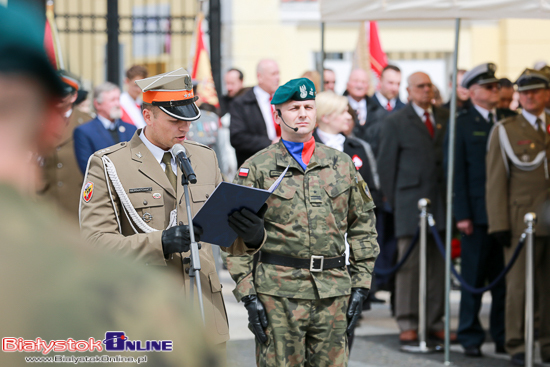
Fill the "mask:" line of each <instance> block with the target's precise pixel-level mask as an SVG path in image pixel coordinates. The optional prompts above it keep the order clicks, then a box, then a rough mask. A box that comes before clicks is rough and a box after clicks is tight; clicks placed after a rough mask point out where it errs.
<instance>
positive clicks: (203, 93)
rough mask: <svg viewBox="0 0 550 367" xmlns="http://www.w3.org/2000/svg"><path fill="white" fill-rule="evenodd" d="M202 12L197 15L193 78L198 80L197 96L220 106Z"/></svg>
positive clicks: (200, 100)
mask: <svg viewBox="0 0 550 367" xmlns="http://www.w3.org/2000/svg"><path fill="white" fill-rule="evenodd" d="M203 19H204V16H203V14H202V13H199V14H198V15H197V28H196V29H195V40H196V42H195V56H194V57H193V68H192V73H191V78H193V80H194V81H196V82H197V96H199V102H202V103H209V104H211V105H213V106H216V107H219V106H220V102H219V100H218V94H217V93H216V87H215V85H214V78H213V77H212V66H211V65H210V55H209V54H208V50H207V49H206V46H205V43H204V32H203V30H202V21H203Z"/></svg>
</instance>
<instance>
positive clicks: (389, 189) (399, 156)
mask: <svg viewBox="0 0 550 367" xmlns="http://www.w3.org/2000/svg"><path fill="white" fill-rule="evenodd" d="M407 91H408V93H409V100H410V103H409V104H407V106H405V107H404V108H402V109H401V110H399V111H397V112H394V113H392V114H389V115H387V116H386V119H385V121H384V123H383V124H382V125H381V131H380V151H379V154H378V173H379V175H380V183H381V187H382V191H383V192H384V195H385V196H386V198H387V200H388V202H389V203H390V205H391V206H392V208H393V210H394V215H395V235H396V237H397V238H398V256H399V258H401V257H403V255H404V253H405V251H406V250H407V248H408V246H409V244H410V243H411V240H412V237H413V235H414V234H415V232H416V230H417V228H418V200H420V199H422V198H427V199H430V201H431V208H430V212H431V213H433V215H434V219H435V220H436V223H437V227H438V229H439V230H440V231H442V230H444V229H445V205H444V198H445V184H444V175H443V152H442V148H443V139H444V137H445V131H446V128H447V120H448V119H449V111H448V110H446V109H442V108H437V107H434V106H432V105H431V101H432V99H433V88H432V82H431V80H430V77H429V76H428V75H426V74H425V73H422V72H417V73H414V74H412V75H411V76H410V77H409V78H408V86H407ZM427 261H428V269H427V271H428V299H427V305H428V310H427V313H428V314H427V328H428V331H429V332H430V335H431V336H433V337H434V338H437V339H443V336H444V335H443V334H444V332H443V320H442V318H443V306H444V279H445V262H444V260H443V257H442V256H441V254H440V253H439V251H438V250H437V247H436V244H435V242H434V240H433V238H432V236H428V260H427ZM418 263H419V246H416V247H415V249H414V250H413V252H412V254H411V257H410V258H409V260H408V261H407V262H406V263H405V264H404V266H403V267H402V268H401V269H400V270H399V271H398V272H397V274H396V286H395V292H396V310H395V311H396V312H395V313H396V318H397V323H398V325H399V328H400V330H401V334H400V340H401V342H402V343H410V342H415V341H416V340H417V339H418V334H417V329H418V292H419V289H418V277H419V274H418V272H419V271H418ZM454 338H456V336H454Z"/></svg>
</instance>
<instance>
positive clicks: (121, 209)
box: [80, 69, 264, 348]
mask: <svg viewBox="0 0 550 367" xmlns="http://www.w3.org/2000/svg"><path fill="white" fill-rule="evenodd" d="M136 83H137V84H138V85H139V86H140V87H141V89H142V90H143V92H144V94H143V101H144V103H143V105H142V111H143V117H144V119H145V122H146V123H147V126H146V127H145V129H139V130H137V131H136V133H135V134H134V136H133V138H132V139H131V140H130V141H129V142H127V143H126V142H122V143H120V144H118V145H114V146H111V147H109V148H106V149H103V150H100V151H98V152H96V153H95V154H94V155H93V156H92V157H91V158H90V160H89V162H88V168H87V172H86V175H85V179H84V185H83V187H82V194H81V201H80V206H81V209H80V226H81V231H82V234H83V235H84V237H85V238H86V239H87V240H88V241H89V242H90V243H92V244H93V245H97V246H106V247H107V248H109V249H111V250H112V251H114V252H116V253H119V254H121V255H125V256H129V257H132V258H133V259H135V260H136V261H137V262H139V263H141V264H143V265H149V266H155V267H159V268H160V269H163V270H164V271H165V272H166V273H167V274H170V275H171V276H172V277H173V278H174V279H175V280H176V281H177V282H178V283H179V285H180V287H181V290H182V291H183V292H184V293H188V292H189V287H190V281H194V279H191V280H190V279H189V275H188V273H187V271H188V269H189V264H188V263H187V262H186V261H185V260H184V259H185V258H186V257H188V256H189V253H187V252H188V251H189V243H190V240H189V228H188V226H187V225H184V224H185V223H187V215H186V206H185V198H184V190H183V186H182V185H181V174H182V173H181V170H180V169H179V167H177V165H176V161H175V159H174V157H172V155H171V153H170V150H169V149H170V148H171V147H172V146H173V145H174V144H176V143H180V144H182V145H183V146H184V147H185V149H186V150H187V155H188V157H189V159H190V160H191V164H192V167H193V169H194V171H195V173H196V176H197V180H198V181H197V183H196V184H194V185H190V186H189V191H190V197H191V200H192V203H191V208H192V212H193V213H196V212H197V211H198V210H199V209H200V208H201V207H202V205H203V204H204V202H205V201H206V199H208V197H209V195H210V194H211V193H212V191H214V189H215V188H216V186H217V185H218V184H219V183H220V182H221V181H222V176H221V174H220V170H219V169H218V163H217V159H216V155H215V153H214V151H213V150H212V149H210V148H208V147H206V146H204V145H201V144H198V143H194V142H191V141H186V140H185V135H186V133H187V132H188V131H189V125H190V123H191V121H194V120H196V119H197V118H198V117H199V116H200V112H199V110H198V108H197V106H196V105H195V103H194V102H195V100H196V98H195V97H194V96H193V87H192V84H191V78H190V77H189V75H188V74H187V72H186V71H185V70H183V69H178V70H175V71H173V72H169V73H166V74H161V75H157V76H154V77H151V78H147V79H142V80H139V81H137V82H136ZM176 175H177V176H176ZM245 210H246V209H243V211H245ZM241 212H242V211H241ZM241 212H237V213H239V214H240V213H241ZM234 215H237V214H233V216H234ZM244 215H245V216H248V217H249V219H250V220H249V221H248V222H246V223H244V224H243V225H242V226H241V229H240V230H237V231H236V232H237V234H239V236H240V238H239V240H238V241H237V242H236V243H235V244H234V245H233V246H232V247H230V248H228V249H224V250H227V251H228V252H230V253H232V254H235V255H242V254H245V253H251V254H252V253H254V252H255V251H256V250H257V248H258V247H260V245H261V244H262V243H263V240H264V229H263V220H261V218H259V217H258V216H257V215H256V214H254V213H250V212H247V213H246V214H244ZM178 223H179V225H178ZM234 229H235V228H234ZM195 234H196V238H197V241H199V240H200V234H201V230H200V229H197V230H196V232H195ZM251 234H254V235H255V238H250V236H251ZM200 258H201V273H200V276H201V281H202V293H203V298H204V312H205V316H206V324H207V325H206V327H207V330H208V332H209V333H210V334H212V336H213V339H214V342H215V343H216V344H220V347H222V348H224V347H225V342H226V341H227V340H228V339H229V329H228V323H227V316H226V312H225V306H224V302H223V298H222V292H221V291H222V289H221V284H220V281H219V279H218V275H217V273H216V268H215V262H214V258H213V256H212V248H211V245H210V244H207V243H203V244H202V249H201V250H200ZM195 299H196V297H195ZM166 322H170V321H169V320H166Z"/></svg>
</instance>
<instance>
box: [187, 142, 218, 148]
mask: <svg viewBox="0 0 550 367" xmlns="http://www.w3.org/2000/svg"><path fill="white" fill-rule="evenodd" d="M185 143H186V144H187V143H189V144H192V145H196V146H199V147H201V148H206V149H210V150H213V149H212V148H210V147H209V146H208V145H204V144H201V143H199V142H196V141H192V140H186V141H185Z"/></svg>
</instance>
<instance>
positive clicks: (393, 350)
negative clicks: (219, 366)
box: [220, 270, 550, 367]
mask: <svg viewBox="0 0 550 367" xmlns="http://www.w3.org/2000/svg"><path fill="white" fill-rule="evenodd" d="M220 278H221V281H222V283H223V286H224V288H223V293H224V297H225V300H226V307H227V314H228V317H229V330H230V334H231V340H230V341H229V342H228V344H227V357H228V365H229V366H230V367H233V366H235V367H236V366H238V367H241V366H243V367H248V366H255V358H254V340H253V336H252V333H251V332H250V331H249V330H248V328H247V324H248V321H247V313H246V310H245V308H244V306H243V305H242V303H240V304H237V302H236V300H235V297H234V296H233V294H232V290H233V288H234V283H233V281H232V280H231V278H230V277H229V274H228V273H227V271H226V270H223V271H221V272H220ZM377 296H379V297H380V298H386V299H387V298H388V296H389V295H388V294H387V293H385V292H378V293H377ZM459 301H460V292H457V291H453V292H452V294H451V313H452V315H453V317H452V318H451V328H452V329H453V330H456V327H457V323H458V320H457V315H458V304H459ZM490 303H491V298H490V295H489V294H487V293H486V294H485V296H484V299H483V308H482V323H483V324H484V326H485V327H487V324H488V312H489V306H490ZM355 335H356V337H355V342H354V345H353V348H352V351H351V355H350V362H349V367H383V366H384V367H385V366H392V367H393V366H426V367H436V366H437V367H440V366H441V365H443V363H444V354H443V353H434V354H424V355H418V354H410V353H404V352H401V351H400V349H399V348H400V345H399V340H398V329H397V325H396V323H395V321H394V320H393V319H392V317H391V313H390V309H389V305H388V304H374V305H373V308H372V310H370V311H367V312H364V313H363V320H362V321H361V325H360V326H359V327H358V328H357V329H356V334H355ZM489 339H490V338H489V337H488V340H489ZM494 348H495V346H494V344H493V343H490V342H488V343H485V344H484V345H483V353H484V357H483V358H467V357H465V356H464V354H463V353H462V348H461V347H460V346H458V345H457V346H452V347H451V354H450V361H451V363H452V366H461V367H462V366H464V367H501V366H507V367H508V366H511V363H510V361H509V357H507V356H506V355H501V354H498V355H497V354H495V353H494ZM536 355H537V356H538V351H537V353H536ZM537 362H538V364H537V365H538V366H550V365H543V364H541V363H540V360H539V359H537Z"/></svg>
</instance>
